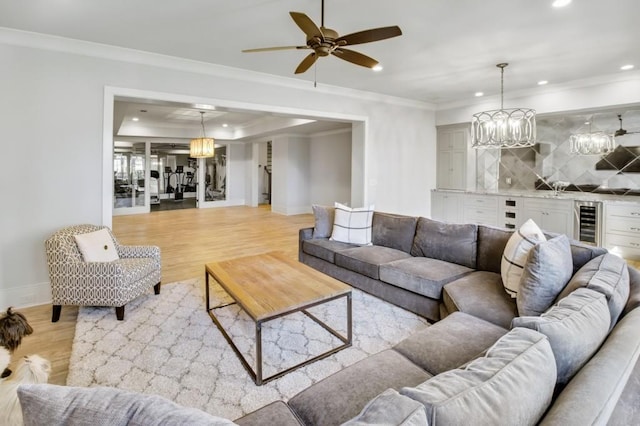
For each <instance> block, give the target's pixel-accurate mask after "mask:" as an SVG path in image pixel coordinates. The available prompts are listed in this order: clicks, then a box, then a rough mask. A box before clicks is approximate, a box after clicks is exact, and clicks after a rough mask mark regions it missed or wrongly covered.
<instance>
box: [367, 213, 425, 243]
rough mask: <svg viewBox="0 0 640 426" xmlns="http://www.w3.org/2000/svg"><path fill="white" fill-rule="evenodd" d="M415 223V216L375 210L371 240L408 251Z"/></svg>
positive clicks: (416, 220)
mask: <svg viewBox="0 0 640 426" xmlns="http://www.w3.org/2000/svg"><path fill="white" fill-rule="evenodd" d="M417 224H418V218H417V217H413V216H401V215H395V214H389V213H379V212H375V213H374V214H373V225H372V235H371V242H372V243H373V245H376V246H384V247H389V248H394V249H397V250H402V251H404V252H406V253H410V252H411V246H412V245H413V238H414V236H415V235H416V225H417Z"/></svg>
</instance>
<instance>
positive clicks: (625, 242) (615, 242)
mask: <svg viewBox="0 0 640 426" xmlns="http://www.w3.org/2000/svg"><path fill="white" fill-rule="evenodd" d="M607 245H608V246H609V247H612V246H622V247H629V248H633V249H640V238H639V237H635V236H633V235H617V234H607Z"/></svg>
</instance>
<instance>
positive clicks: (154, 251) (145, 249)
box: [118, 245, 160, 260]
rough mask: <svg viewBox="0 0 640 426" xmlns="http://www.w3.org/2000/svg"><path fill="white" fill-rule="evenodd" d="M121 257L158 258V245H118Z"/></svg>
mask: <svg viewBox="0 0 640 426" xmlns="http://www.w3.org/2000/svg"><path fill="white" fill-rule="evenodd" d="M118 256H120V257H121V258H132V257H152V258H154V259H158V260H160V247H157V246H121V245H119V246H118Z"/></svg>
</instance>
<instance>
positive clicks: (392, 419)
mask: <svg viewBox="0 0 640 426" xmlns="http://www.w3.org/2000/svg"><path fill="white" fill-rule="evenodd" d="M428 424H429V423H428V422H427V413H426V412H425V410H424V405H422V404H420V403H419V402H418V401H414V400H413V399H411V398H408V397H406V396H404V395H400V394H399V393H398V392H397V391H396V390H395V389H391V388H389V389H387V390H386V391H384V392H382V393H381V394H380V395H378V396H376V397H375V398H373V399H372V400H371V401H369V403H367V405H365V407H364V408H363V409H362V411H361V412H360V414H358V415H357V416H356V417H354V418H353V419H351V420H349V421H348V422H345V423H342V426H372V425H385V426H428Z"/></svg>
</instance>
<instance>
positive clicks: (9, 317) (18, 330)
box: [0, 307, 33, 378]
mask: <svg viewBox="0 0 640 426" xmlns="http://www.w3.org/2000/svg"><path fill="white" fill-rule="evenodd" d="M12 309H13V308H11V307H9V309H7V312H6V313H5V314H4V315H2V316H1V317H0V347H4V348H6V349H7V350H8V351H9V353H12V352H13V351H15V350H16V349H17V348H18V346H20V343H22V338H23V337H25V336H28V335H30V334H31V333H33V328H31V326H30V325H29V323H28V322H27V318H25V316H24V315H22V314H21V313H19V312H13V310H12ZM0 366H1V364H0ZM0 371H2V374H1V375H0V378H5V377H7V376H9V375H10V374H11V370H9V368H7V367H5V368H2V367H0Z"/></svg>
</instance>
